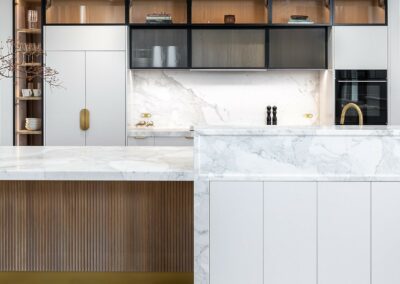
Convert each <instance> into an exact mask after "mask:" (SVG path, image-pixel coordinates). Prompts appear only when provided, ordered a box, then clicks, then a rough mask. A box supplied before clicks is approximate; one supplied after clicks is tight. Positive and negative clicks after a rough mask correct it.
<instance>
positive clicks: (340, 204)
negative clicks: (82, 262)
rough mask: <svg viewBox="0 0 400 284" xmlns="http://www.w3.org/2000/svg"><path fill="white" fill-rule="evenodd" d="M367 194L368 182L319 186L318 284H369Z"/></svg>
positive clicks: (369, 256) (368, 199) (369, 199)
mask: <svg viewBox="0 0 400 284" xmlns="http://www.w3.org/2000/svg"><path fill="white" fill-rule="evenodd" d="M370 192H371V190H370V183H367V182H365V183H364V182H321V183H319V184H318V284H338V283H343V284H369V283H370V276H371V275H370V272H371V269H370V262H371V253H370V248H371V247H370V245H371V238H370V233H371V231H370V230H371V226H370V220H371V218H370V216H371V215H370V214H371V208H370V204H371V195H370ZM289 273H290V272H289ZM375 283H382V282H375Z"/></svg>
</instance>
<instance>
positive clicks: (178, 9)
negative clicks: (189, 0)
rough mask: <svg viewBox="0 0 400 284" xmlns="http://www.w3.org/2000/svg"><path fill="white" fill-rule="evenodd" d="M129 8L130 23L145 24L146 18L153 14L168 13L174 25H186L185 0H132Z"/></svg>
mask: <svg viewBox="0 0 400 284" xmlns="http://www.w3.org/2000/svg"><path fill="white" fill-rule="evenodd" d="M131 3H132V6H131V8H130V22H131V23H135V24H137V23H146V16H147V15H148V14H154V13H160V12H164V13H168V14H170V15H171V17H172V22H173V23H174V24H185V23H187V5H186V0H133V1H131Z"/></svg>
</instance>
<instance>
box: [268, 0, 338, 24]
mask: <svg viewBox="0 0 400 284" xmlns="http://www.w3.org/2000/svg"><path fill="white" fill-rule="evenodd" d="M291 15H304V16H308V20H310V21H312V22H314V23H315V24H329V23H330V10H329V5H328V6H327V5H326V1H321V0H289V1H288V0H273V1H272V23H274V24H287V23H288V21H289V19H290V16H291Z"/></svg>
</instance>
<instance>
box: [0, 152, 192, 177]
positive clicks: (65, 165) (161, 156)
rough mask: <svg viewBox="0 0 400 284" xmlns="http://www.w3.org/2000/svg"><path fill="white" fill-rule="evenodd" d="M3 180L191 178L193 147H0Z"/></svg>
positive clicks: (0, 165) (0, 172)
mask: <svg viewBox="0 0 400 284" xmlns="http://www.w3.org/2000/svg"><path fill="white" fill-rule="evenodd" d="M0 180H113V181H124V180H126V181H133V180H149V181H191V180H193V148H192V147H0Z"/></svg>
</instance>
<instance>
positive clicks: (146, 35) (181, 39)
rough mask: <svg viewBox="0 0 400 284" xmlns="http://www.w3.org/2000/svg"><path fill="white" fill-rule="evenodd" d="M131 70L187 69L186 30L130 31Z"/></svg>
mask: <svg viewBox="0 0 400 284" xmlns="http://www.w3.org/2000/svg"><path fill="white" fill-rule="evenodd" d="M130 32H131V50H130V52H131V68H133V69H136V68H137V69H140V68H144V69H151V68H161V69H167V68H187V67H188V64H187V62H188V60H187V57H188V48H187V30H186V29H131V31H130Z"/></svg>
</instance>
